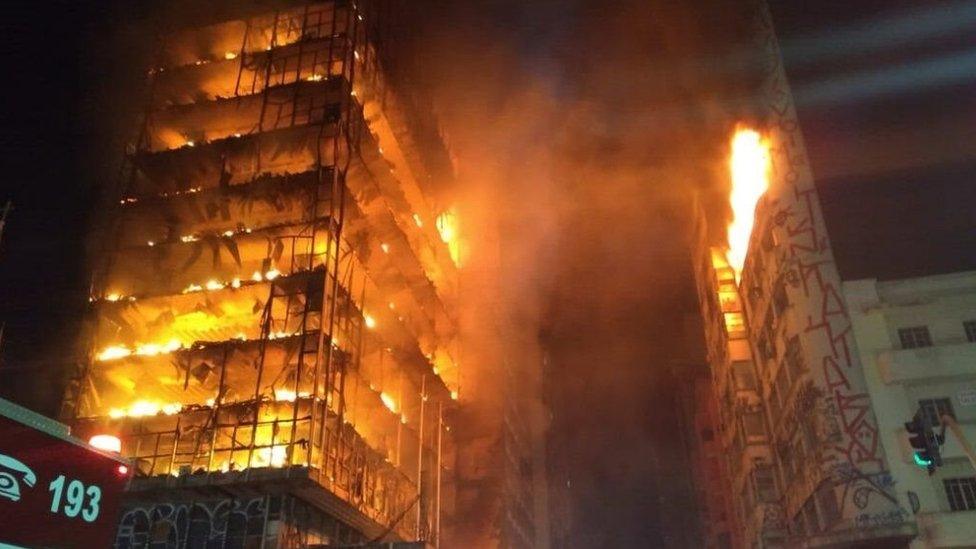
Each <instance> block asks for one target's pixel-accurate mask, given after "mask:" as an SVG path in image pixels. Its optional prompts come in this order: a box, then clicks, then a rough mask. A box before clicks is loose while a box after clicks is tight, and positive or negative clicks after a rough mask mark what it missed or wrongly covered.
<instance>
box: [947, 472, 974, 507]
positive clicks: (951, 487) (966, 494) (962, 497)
mask: <svg viewBox="0 0 976 549" xmlns="http://www.w3.org/2000/svg"><path fill="white" fill-rule="evenodd" d="M942 484H943V485H944V486H945V491H946V498H948V499H949V507H950V508H952V510H953V511H972V510H974V509H976V477H967V478H947V479H945V480H943V481H942Z"/></svg>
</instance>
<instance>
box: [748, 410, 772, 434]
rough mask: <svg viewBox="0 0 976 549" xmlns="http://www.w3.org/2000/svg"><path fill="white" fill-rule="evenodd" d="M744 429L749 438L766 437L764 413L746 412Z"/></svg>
mask: <svg viewBox="0 0 976 549" xmlns="http://www.w3.org/2000/svg"><path fill="white" fill-rule="evenodd" d="M742 428H743V430H745V433H746V436H747V437H765V436H766V426H765V425H763V418H762V412H746V413H745V414H744V415H743V416H742Z"/></svg>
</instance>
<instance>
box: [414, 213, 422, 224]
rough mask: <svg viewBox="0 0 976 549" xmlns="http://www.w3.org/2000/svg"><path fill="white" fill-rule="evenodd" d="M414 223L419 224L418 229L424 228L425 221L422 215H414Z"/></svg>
mask: <svg viewBox="0 0 976 549" xmlns="http://www.w3.org/2000/svg"><path fill="white" fill-rule="evenodd" d="M413 222H414V223H416V224H417V226H418V227H423V226H424V221H423V220H422V219H420V215H418V214H413Z"/></svg>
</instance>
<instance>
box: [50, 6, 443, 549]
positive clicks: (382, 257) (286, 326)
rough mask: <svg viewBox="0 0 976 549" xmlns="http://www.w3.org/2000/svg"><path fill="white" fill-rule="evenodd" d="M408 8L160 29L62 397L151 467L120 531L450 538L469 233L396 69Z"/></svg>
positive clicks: (216, 536)
mask: <svg viewBox="0 0 976 549" xmlns="http://www.w3.org/2000/svg"><path fill="white" fill-rule="evenodd" d="M390 5H391V3H389V2H374V3H364V2H361V3H359V4H353V3H349V2H343V1H339V0H337V1H335V2H323V3H316V4H309V5H300V6H296V7H292V8H288V9H279V10H278V11H276V12H272V13H264V14H247V15H246V16H244V17H242V18H241V19H238V20H234V21H226V22H222V23H217V24H214V25H211V26H208V27H203V28H197V29H192V30H187V31H182V32H179V33H175V34H173V35H172V36H169V37H167V38H166V39H165V40H164V43H163V45H162V48H161V55H160V58H159V61H158V62H157V63H156V64H155V66H154V68H153V69H152V70H151V71H150V79H151V88H152V92H151V100H150V104H149V107H148V109H147V115H146V117H145V123H144V126H143V129H142V132H141V136H140V138H139V141H138V144H137V146H136V147H135V149H134V150H133V151H130V154H129V155H127V157H128V162H127V165H128V167H129V169H128V170H127V171H128V173H127V175H126V177H125V178H124V179H125V184H124V185H123V187H124V189H123V192H122V194H121V196H120V197H119V198H118V202H119V204H118V206H117V209H118V211H117V212H116V213H117V215H114V216H113V217H114V222H113V226H112V228H111V229H110V230H109V231H107V233H106V234H107V236H106V237H105V238H104V239H103V240H104V242H105V244H106V246H107V247H108V248H109V250H108V251H107V253H106V254H104V261H103V264H102V265H101V266H100V267H99V269H98V271H97V272H96V274H95V283H94V285H93V288H94V290H93V296H92V301H93V312H94V314H93V317H94V326H93V335H92V338H91V339H92V342H93V347H92V353H91V360H90V361H89V363H88V364H86V365H84V366H83V367H82V368H80V369H79V372H78V373H77V376H76V377H75V379H74V380H73V381H72V383H71V384H70V386H69V390H68V392H67V394H66V397H65V401H64V409H63V416H64V418H65V419H66V420H67V421H69V422H70V423H71V424H72V425H73V426H74V432H75V433H76V434H77V435H79V436H86V437H88V436H94V435H105V436H104V437H102V440H103V441H104V440H108V441H116V440H117V443H118V444H119V445H120V449H121V452H122V454H123V456H125V457H127V458H130V459H132V460H133V462H134V463H135V464H136V466H137V468H138V476H137V478H136V479H135V480H134V482H133V484H132V486H131V489H130V490H129V492H128V494H127V500H126V507H125V512H124V514H123V516H122V517H121V523H120V527H119V531H118V534H117V539H116V546H117V547H145V546H148V545H149V544H151V545H152V546H153V547H185V546H189V547H224V546H228V547H230V546H234V547H238V546H248V547H252V546H253V547H258V546H260V547H305V546H308V545H315V544H325V545H336V544H340V545H341V544H356V543H364V542H369V541H380V540H385V541H395V540H418V539H419V540H426V541H427V543H429V544H431V545H437V544H438V541H439V533H440V529H441V523H442V518H443V517H444V515H446V514H448V513H449V510H450V509H451V498H452V490H453V481H452V479H451V478H450V477H451V471H452V467H451V465H450V464H451V463H452V460H453V459H454V455H455V448H454V443H453V434H454V433H453V432H451V431H450V425H449V423H450V422H449V421H448V418H449V417H450V415H451V414H450V412H451V410H452V409H453V408H454V405H455V402H456V400H457V398H458V392H459V390H460V387H459V372H458V352H459V350H458V343H457V328H456V326H457V315H456V312H455V308H456V292H457V267H456V261H457V259H458V258H457V248H456V242H455V238H456V234H455V233H456V231H455V229H454V219H453V215H452V214H451V212H450V211H449V210H448V209H446V208H438V207H437V206H435V205H433V204H432V200H431V197H430V192H429V188H428V187H429V186H430V185H432V183H431V181H432V180H434V179H436V178H440V177H448V176H447V175H445V174H446V173H449V170H444V169H443V166H442V164H447V163H445V162H442V160H443V159H444V158H446V157H447V154H446V152H445V150H444V149H443V145H440V148H438V147H437V145H438V144H439V142H437V140H436V139H431V138H430V136H431V134H433V135H435V136H436V130H435V131H433V132H432V131H431V129H430V128H431V127H432V126H431V125H428V126H426V127H425V128H422V129H418V127H417V125H418V124H421V123H423V122H422V116H421V115H422V114H423V113H422V112H420V109H418V108H414V104H413V103H411V102H410V101H409V100H408V99H409V98H407V97H405V96H402V95H398V94H396V93H394V92H393V90H394V89H397V90H398V91H399V88H397V86H396V85H394V84H391V83H390V80H391V78H390V76H389V74H388V71H387V70H386V64H387V62H388V52H387V51H386V50H385V49H384V48H387V47H388V46H389V43H388V41H385V40H379V39H377V37H378V36H380V35H381V34H382V33H383V26H382V25H381V23H382V19H383V15H384V13H386V12H388V11H389V9H390ZM242 10H243V8H242ZM418 120H419V121H421V122H418ZM421 130H423V131H421ZM418 135H420V137H418ZM438 162H440V164H439V163H438ZM111 444H112V442H109V445H111Z"/></svg>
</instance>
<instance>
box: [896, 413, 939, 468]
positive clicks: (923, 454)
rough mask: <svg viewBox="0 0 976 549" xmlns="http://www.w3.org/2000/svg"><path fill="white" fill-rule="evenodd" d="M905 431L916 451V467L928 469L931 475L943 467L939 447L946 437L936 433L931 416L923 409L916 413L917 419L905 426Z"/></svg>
mask: <svg viewBox="0 0 976 549" xmlns="http://www.w3.org/2000/svg"><path fill="white" fill-rule="evenodd" d="M905 430H907V431H908V442H909V443H910V444H911V445H912V448H913V449H914V450H915V454H914V459H915V465H918V466H919V467H921V468H923V469H927V470H928V472H929V474H930V475H931V474H932V473H934V472H935V469H936V468H937V467H941V466H942V454H941V453H940V452H939V446H940V445H941V444H942V443H943V442H944V441H945V436H944V435H940V434H936V433H935V430H934V429H933V425H932V423H931V422H930V421H929V415H928V414H926V413H925V411H924V410H922V409H921V408H919V410H918V411H917V412H915V417H914V418H912V420H911V421H910V422H908V423H906V424H905Z"/></svg>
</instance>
